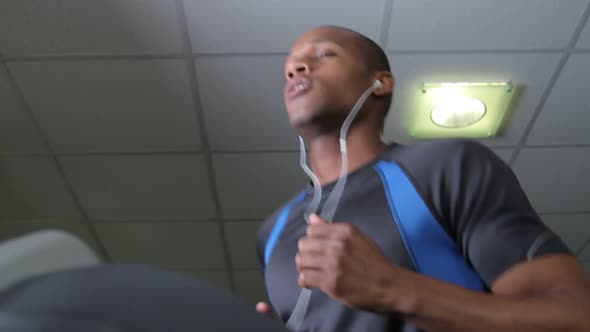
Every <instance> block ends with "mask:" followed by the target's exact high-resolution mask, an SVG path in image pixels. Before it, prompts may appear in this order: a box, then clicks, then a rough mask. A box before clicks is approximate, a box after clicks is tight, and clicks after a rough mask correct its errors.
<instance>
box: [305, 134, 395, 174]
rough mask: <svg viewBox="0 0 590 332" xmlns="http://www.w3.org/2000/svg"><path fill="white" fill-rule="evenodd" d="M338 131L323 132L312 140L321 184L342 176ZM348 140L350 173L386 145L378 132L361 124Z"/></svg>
mask: <svg viewBox="0 0 590 332" xmlns="http://www.w3.org/2000/svg"><path fill="white" fill-rule="evenodd" d="M338 134H339V133H338V132H335V133H329V134H325V135H320V136H317V137H315V138H313V139H312V140H311V141H310V150H311V151H310V161H311V168H312V170H313V172H314V174H315V175H316V176H317V177H318V179H319V180H320V183H321V184H322V185H325V184H327V183H330V182H333V181H336V180H337V179H338V177H339V176H340V169H341V162H342V155H341V152H340V142H339V136H338ZM346 143H347V151H348V173H351V172H354V171H355V170H357V169H359V168H361V167H362V166H364V165H366V164H367V163H369V162H371V161H373V160H374V159H375V158H377V157H378V156H379V155H380V154H381V153H383V151H385V149H386V148H387V144H385V143H384V142H383V141H382V140H381V137H380V135H379V132H378V131H376V130H374V128H368V127H362V126H359V127H351V128H350V130H349V131H348V135H347V139H346Z"/></svg>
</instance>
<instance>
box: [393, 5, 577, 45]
mask: <svg viewBox="0 0 590 332" xmlns="http://www.w3.org/2000/svg"><path fill="white" fill-rule="evenodd" d="M587 3H588V0H571V1H567V2H564V1H561V0H549V1H535V0H525V1H511V2H497V1H488V0H471V1H463V0H446V1H438V0H396V1H394V5H393V13H392V20H391V25H390V28H389V40H388V44H387V45H388V48H389V49H392V50H490V49H543V48H545V49H546V48H564V47H567V44H568V41H569V39H570V38H571V36H572V34H573V33H574V29H575V28H576V25H577V23H578V21H579V20H580V17H581V15H582V13H583V11H584V7H585V5H586V4H587ZM459 13H463V14H459Z"/></svg>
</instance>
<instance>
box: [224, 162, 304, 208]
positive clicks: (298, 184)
mask: <svg viewBox="0 0 590 332" xmlns="http://www.w3.org/2000/svg"><path fill="white" fill-rule="evenodd" d="M213 165H214V169H215V179H216V181H217V186H218V192H219V197H220V201H221V208H222V215H223V218H224V219H237V220H240V219H248V220H252V219H258V218H260V219H262V218H265V217H266V216H268V215H269V214H270V213H272V211H274V210H276V209H278V208H279V206H280V205H282V204H283V203H285V201H286V200H287V199H289V198H290V197H292V196H294V195H295V194H296V193H297V191H298V190H302V189H303V187H304V186H305V183H306V176H305V173H303V171H302V170H301V169H300V168H299V154H298V153H264V154H262V153H261V154H241V153H240V154H216V155H213Z"/></svg>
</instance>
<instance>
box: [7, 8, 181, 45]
mask: <svg viewBox="0 0 590 332" xmlns="http://www.w3.org/2000/svg"><path fill="white" fill-rule="evenodd" d="M180 45H181V44H180V35H179V33H178V23H177V18H176V7H175V4H174V1H173V0H107V1H93V0H47V1H36V0H16V1H0V48H1V49H2V51H3V52H4V53H6V54H10V55H17V54H18V55H23V54H47V53H49V54H51V53H97V52H99V53H103V52H176V51H179V50H180V49H181V46H180Z"/></svg>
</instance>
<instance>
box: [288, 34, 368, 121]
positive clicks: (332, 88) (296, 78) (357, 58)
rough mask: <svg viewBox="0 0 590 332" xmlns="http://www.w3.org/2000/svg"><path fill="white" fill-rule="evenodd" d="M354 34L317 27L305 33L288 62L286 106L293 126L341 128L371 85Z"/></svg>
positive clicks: (292, 51)
mask: <svg viewBox="0 0 590 332" xmlns="http://www.w3.org/2000/svg"><path fill="white" fill-rule="evenodd" d="M357 45H358V44H357V42H356V41H355V37H354V35H353V34H352V33H350V32H348V31H343V30H338V29H333V28H318V29H314V30H311V31H309V32H307V33H305V34H304V35H303V36H302V37H301V38H300V39H299V40H298V41H297V42H296V43H295V45H294V46H293V48H292V50H291V54H290V55H289V57H288V58H287V61H286V63H285V77H286V84H285V93H284V96H285V106H286V108H287V112H288V115H289V121H290V122H291V125H292V126H293V127H294V128H296V129H298V128H304V127H306V126H310V125H316V126H318V125H319V126H324V127H325V126H326V125H328V126H330V123H331V124H332V125H334V126H338V125H340V124H341V122H342V121H343V120H344V118H345V117H346V115H348V113H349V112H350V110H351V109H352V107H353V106H354V104H355V103H356V101H357V99H358V98H359V96H360V95H361V94H362V93H363V92H364V91H365V90H366V89H367V88H369V86H371V84H372V83H373V82H372V79H371V77H370V75H369V74H370V73H369V70H368V68H367V65H366V64H365V62H364V61H363V59H362V56H361V55H360V54H361V53H360V51H359V50H358V46H357Z"/></svg>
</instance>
